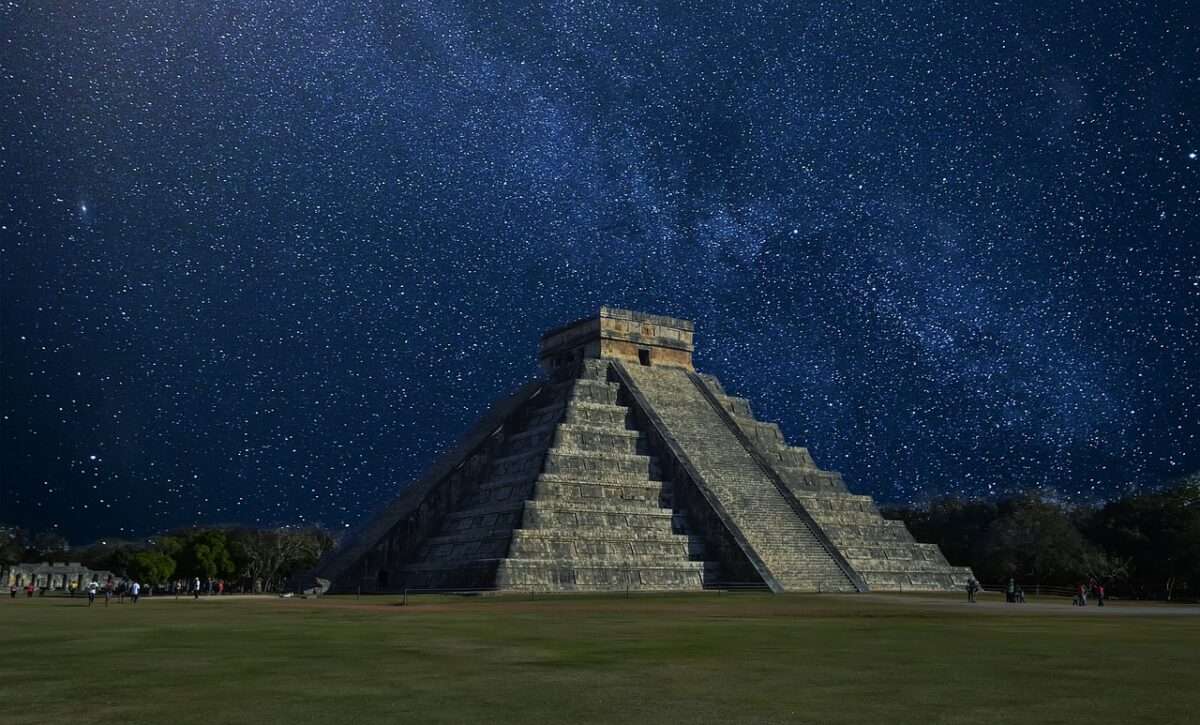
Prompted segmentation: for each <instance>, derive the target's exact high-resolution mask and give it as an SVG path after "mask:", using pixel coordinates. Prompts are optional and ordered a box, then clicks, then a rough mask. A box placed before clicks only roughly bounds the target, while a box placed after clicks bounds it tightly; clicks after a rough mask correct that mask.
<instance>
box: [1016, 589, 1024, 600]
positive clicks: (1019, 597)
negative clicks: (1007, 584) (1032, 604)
mask: <svg viewBox="0 0 1200 725" xmlns="http://www.w3.org/2000/svg"><path fill="white" fill-rule="evenodd" d="M1024 603H1025V590H1024V589H1022V588H1021V587H1017V604H1024Z"/></svg>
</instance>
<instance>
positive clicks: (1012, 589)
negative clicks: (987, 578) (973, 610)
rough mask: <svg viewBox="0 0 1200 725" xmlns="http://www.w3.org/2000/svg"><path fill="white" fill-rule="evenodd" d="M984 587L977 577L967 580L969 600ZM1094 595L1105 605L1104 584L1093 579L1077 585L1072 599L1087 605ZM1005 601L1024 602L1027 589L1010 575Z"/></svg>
mask: <svg viewBox="0 0 1200 725" xmlns="http://www.w3.org/2000/svg"><path fill="white" fill-rule="evenodd" d="M982 589H983V587H982V586H981V585H980V584H979V582H978V581H977V580H976V579H975V577H971V578H970V579H968V580H967V601H968V602H975V601H976V599H975V597H976V595H977V594H978V593H979V592H980V591H981V590H982ZM1089 596H1090V597H1094V598H1095V600H1096V604H1097V606H1101V607H1103V606H1104V585H1103V584H1101V583H1100V582H1098V581H1096V580H1095V579H1092V580H1090V581H1088V583H1087V584H1083V583H1080V584H1078V585H1076V587H1075V596H1074V598H1073V599H1072V600H1071V604H1073V605H1075V606H1077V607H1086V606H1087V603H1088V597H1089ZM1004 601H1006V602H1008V603H1009V604H1024V603H1025V590H1024V589H1022V588H1021V585H1020V584H1017V580H1016V579H1014V578H1012V577H1009V578H1008V584H1007V585H1006V586H1005V587H1004Z"/></svg>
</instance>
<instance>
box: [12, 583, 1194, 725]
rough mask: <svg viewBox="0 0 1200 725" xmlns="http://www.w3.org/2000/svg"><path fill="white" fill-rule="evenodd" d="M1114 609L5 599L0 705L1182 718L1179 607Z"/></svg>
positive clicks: (281, 713) (613, 717)
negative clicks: (91, 603)
mask: <svg viewBox="0 0 1200 725" xmlns="http://www.w3.org/2000/svg"><path fill="white" fill-rule="evenodd" d="M992 601H994V600H992ZM1113 609H1120V605H1115V606H1114V607H1113ZM1164 611H1166V610H1164ZM1117 614H1118V613H1117V612H1105V613H1104V614H1103V615H1101V613H1100V612H1098V611H1095V610H1088V611H1086V612H1080V611H1076V610H1073V609H1072V608H1070V607H1068V606H1066V605H1057V606H1053V607H1043V605H1037V606H1036V607H1035V606H1031V607H1029V608H1028V609H1025V610H1020V609H1014V608H1004V607H1001V606H997V605H995V604H988V605H982V606H976V607H971V606H969V605H967V604H965V603H960V602H959V601H958V597H955V598H954V599H952V600H951V599H943V600H937V601H933V600H927V599H922V598H916V597H892V598H886V597H870V596H867V597H858V598H854V597H832V596H824V597H823V596H803V595H794V596H771V595H767V594H724V595H718V594H697V595H678V596H668V595H662V596H649V595H643V596H636V595H635V596H634V597H632V598H629V599H626V598H624V597H621V596H615V597H608V596H575V597H558V598H553V599H550V598H539V599H537V600H531V599H530V598H529V597H522V596H507V597H476V598H463V599H456V598H416V599H410V603H409V605H408V606H399V605H398V600H397V599H394V598H386V599H384V598H364V599H362V600H355V599H354V598H353V597H348V598H341V597H330V598H326V599H323V600H320V601H302V600H278V599H257V600H255V599H240V600H224V601H200V602H194V601H191V600H187V599H181V600H179V601H174V600H172V599H169V598H159V599H157V600H150V601H146V600H143V602H142V603H140V604H138V605H136V606H133V605H130V604H123V605H117V604H116V603H115V602H114V604H113V605H112V606H109V607H107V608H105V607H104V606H103V602H102V601H100V602H97V605H96V606H95V607H93V608H91V609H88V608H87V607H86V600H70V599H58V598H45V599H33V600H25V599H23V598H22V599H18V600H16V601H11V600H9V599H7V598H6V599H4V600H3V601H0V703H2V705H0V707H2V710H0V722H3V723H5V724H12V723H59V722H68V721H69V720H73V719H78V720H80V721H85V720H86V719H96V718H99V719H102V720H104V721H114V722H116V721H118V720H119V721H121V722H124V723H154V724H155V725H159V724H163V725H167V724H172V723H203V724H204V725H212V724H213V723H254V724H256V725H257V724H259V723H322V724H323V725H328V724H329V723H342V722H346V723H351V722H353V723H374V722H380V723H384V722H386V723H399V722H488V723H506V722H514V723H515V722H522V723H525V722H620V723H625V724H626V725H632V724H633V723H640V722H671V723H675V722H680V723H685V724H687V725H692V724H694V723H707V722H820V723H866V722H870V723H881V724H882V723H888V724H889V725H890V724H892V723H958V722H971V723H979V724H988V723H1020V724H1022V725H1028V724H1029V723H1043V722H1044V723H1072V724H1074V723H1093V722H1105V723H1141V722H1145V723H1156V724H1163V723H1184V722H1197V721H1200V716H1197V712H1200V694H1198V691H1200V616H1194V615H1181V616H1174V615H1166V616H1164V615H1162V614H1160V613H1155V612H1149V611H1146V612H1143V611H1142V610H1140V609H1139V610H1136V611H1135V610H1131V612H1130V613H1126V614H1123V615H1120V616H1117Z"/></svg>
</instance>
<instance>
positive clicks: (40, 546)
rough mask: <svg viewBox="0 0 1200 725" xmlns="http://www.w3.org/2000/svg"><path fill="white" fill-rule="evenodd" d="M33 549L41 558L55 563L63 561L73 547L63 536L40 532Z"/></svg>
mask: <svg viewBox="0 0 1200 725" xmlns="http://www.w3.org/2000/svg"><path fill="white" fill-rule="evenodd" d="M31 548H32V549H33V551H34V552H35V553H36V554H37V555H38V556H39V557H41V558H43V559H46V560H48V561H55V560H58V559H62V557H63V556H64V555H66V553H67V550H68V549H70V548H71V547H70V546H69V545H68V544H67V540H66V539H65V538H64V537H63V536H62V535H61V534H59V533H57V532H54V531H40V532H38V534H37V535H35V536H34V537H33V545H32V547H31Z"/></svg>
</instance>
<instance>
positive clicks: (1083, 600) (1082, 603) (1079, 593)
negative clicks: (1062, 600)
mask: <svg viewBox="0 0 1200 725" xmlns="http://www.w3.org/2000/svg"><path fill="white" fill-rule="evenodd" d="M1085 591H1086V587H1085V586H1084V584H1083V582H1080V583H1078V584H1076V585H1075V600H1074V601H1073V602H1071V603H1072V604H1074V605H1075V606H1077V607H1086V606H1087V595H1086V594H1085Z"/></svg>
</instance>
